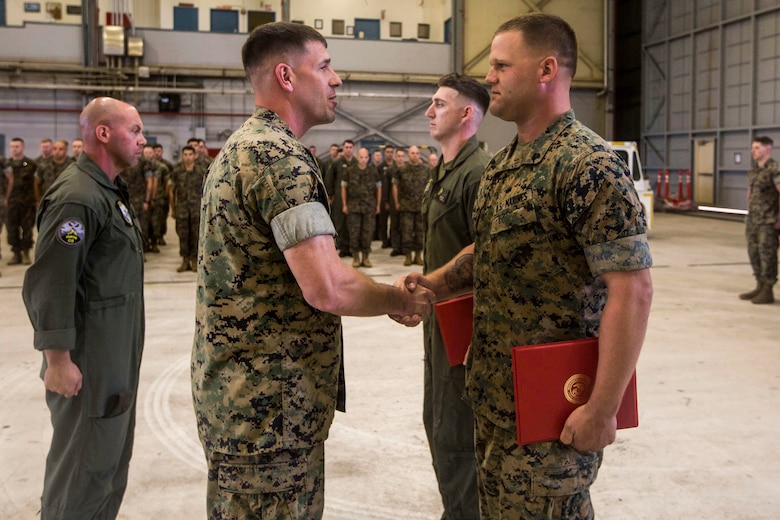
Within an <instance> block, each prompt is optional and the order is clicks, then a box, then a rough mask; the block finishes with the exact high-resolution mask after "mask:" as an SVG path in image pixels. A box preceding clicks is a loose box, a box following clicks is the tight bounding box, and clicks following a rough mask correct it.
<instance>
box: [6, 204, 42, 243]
mask: <svg viewBox="0 0 780 520" xmlns="http://www.w3.org/2000/svg"><path fill="white" fill-rule="evenodd" d="M34 227H35V202H34V201H33V202H29V203H28V202H24V201H21V202H15V201H10V202H9V203H8V209H7V210H6V221H5V228H6V232H7V233H8V245H9V246H11V251H13V252H14V253H21V252H22V251H29V250H30V249H32V246H33V228H34Z"/></svg>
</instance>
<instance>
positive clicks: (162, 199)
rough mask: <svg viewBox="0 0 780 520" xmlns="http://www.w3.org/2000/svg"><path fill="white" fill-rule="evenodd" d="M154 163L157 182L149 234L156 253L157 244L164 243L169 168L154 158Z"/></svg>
mask: <svg viewBox="0 0 780 520" xmlns="http://www.w3.org/2000/svg"><path fill="white" fill-rule="evenodd" d="M154 163H155V169H156V170H157V183H156V186H155V189H154V195H153V196H152V208H151V211H150V213H151V215H150V219H149V220H150V223H149V234H150V242H151V246H152V252H154V253H157V252H159V251H160V248H159V247H158V246H161V245H165V232H166V231H167V220H168V212H169V210H170V207H169V202H168V184H169V181H170V179H171V170H169V169H168V166H167V165H166V164H165V163H164V162H162V161H159V160H157V159H155V160H154ZM198 213H200V207H198Z"/></svg>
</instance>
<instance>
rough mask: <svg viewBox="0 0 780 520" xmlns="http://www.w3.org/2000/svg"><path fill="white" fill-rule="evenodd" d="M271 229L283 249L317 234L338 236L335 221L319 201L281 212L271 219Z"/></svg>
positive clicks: (277, 243)
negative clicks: (334, 225)
mask: <svg viewBox="0 0 780 520" xmlns="http://www.w3.org/2000/svg"><path fill="white" fill-rule="evenodd" d="M271 230H272V231H273V233H274V238H275V239H276V245H278V246H279V249H281V250H282V251H284V250H286V249H288V248H290V247H292V246H294V245H295V244H297V243H299V242H303V241H304V240H306V239H307V238H311V237H314V236H317V235H332V236H336V228H334V227H333V221H331V219H330V216H329V215H328V212H327V211H326V210H325V206H323V205H322V204H320V203H319V202H307V203H305V204H301V205H300V206H295V207H293V208H290V209H288V210H287V211H285V212H283V213H280V214H279V215H277V216H276V217H274V219H273V220H271Z"/></svg>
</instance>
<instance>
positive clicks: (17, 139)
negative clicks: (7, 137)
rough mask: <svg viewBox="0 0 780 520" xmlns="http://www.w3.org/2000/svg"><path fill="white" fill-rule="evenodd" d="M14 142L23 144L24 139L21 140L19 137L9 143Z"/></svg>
mask: <svg viewBox="0 0 780 520" xmlns="http://www.w3.org/2000/svg"><path fill="white" fill-rule="evenodd" d="M14 141H19V142H20V143H22V144H24V139H22V138H21V137H14V138H12V139H11V142H12V143H13V142H14Z"/></svg>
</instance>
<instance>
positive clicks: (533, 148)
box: [495, 110, 576, 170]
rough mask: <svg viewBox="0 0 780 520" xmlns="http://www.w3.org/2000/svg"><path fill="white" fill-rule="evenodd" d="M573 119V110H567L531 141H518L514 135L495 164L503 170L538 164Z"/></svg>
mask: <svg viewBox="0 0 780 520" xmlns="http://www.w3.org/2000/svg"><path fill="white" fill-rule="evenodd" d="M574 121H576V118H575V117H574V110H569V111H568V112H565V113H564V114H563V115H561V117H559V118H558V119H556V120H555V121H554V122H553V123H552V124H551V125H550V126H548V127H547V129H546V130H545V131H544V132H542V133H541V135H539V137H537V138H536V139H535V140H534V141H533V142H531V143H519V142H518V139H517V136H515V138H514V139H512V142H511V143H509V145H507V146H506V147H505V148H504V149H503V150H502V151H500V152H499V153H498V154H497V156H496V160H495V163H496V165H497V166H498V168H499V169H500V170H504V169H512V168H517V167H519V166H522V165H534V164H539V163H540V162H542V159H544V156H545V155H547V152H548V151H549V149H550V146H552V144H553V143H554V142H555V141H556V140H557V139H558V137H559V136H560V135H561V134H562V133H563V132H564V131H565V130H566V129H567V128H569V127H570V126H571V125H572V124H573V123H574Z"/></svg>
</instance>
